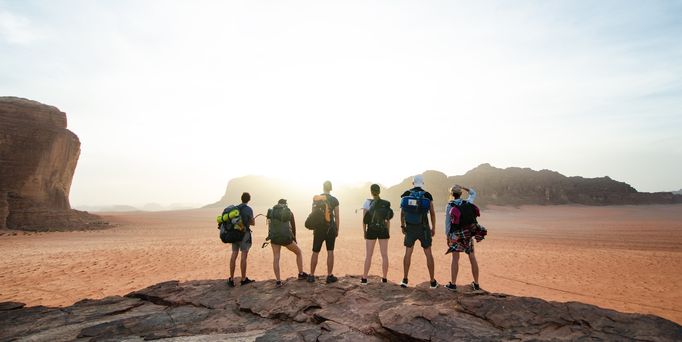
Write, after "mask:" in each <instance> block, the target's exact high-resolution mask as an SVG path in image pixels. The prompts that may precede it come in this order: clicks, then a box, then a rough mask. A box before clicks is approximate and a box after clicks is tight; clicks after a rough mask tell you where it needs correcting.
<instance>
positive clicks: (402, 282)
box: [400, 278, 407, 288]
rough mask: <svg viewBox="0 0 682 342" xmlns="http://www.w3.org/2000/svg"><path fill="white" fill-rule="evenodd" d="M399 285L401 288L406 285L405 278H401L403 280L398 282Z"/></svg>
mask: <svg viewBox="0 0 682 342" xmlns="http://www.w3.org/2000/svg"><path fill="white" fill-rule="evenodd" d="M400 287H402V288H406V287H407V278H403V281H401V282H400Z"/></svg>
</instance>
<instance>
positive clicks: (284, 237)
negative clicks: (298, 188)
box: [266, 198, 308, 287]
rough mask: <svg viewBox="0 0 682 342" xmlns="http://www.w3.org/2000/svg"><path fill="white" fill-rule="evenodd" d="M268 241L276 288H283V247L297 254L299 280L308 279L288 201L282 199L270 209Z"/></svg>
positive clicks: (268, 215)
mask: <svg viewBox="0 0 682 342" xmlns="http://www.w3.org/2000/svg"><path fill="white" fill-rule="evenodd" d="M266 218H267V220H268V240H270V243H271V244H270V245H271V246H272V254H273V260H272V267H273V270H274V271H275V279H276V282H275V286H277V287H280V286H282V285H283V284H282V281H281V279H280V272H279V257H280V251H281V249H282V246H284V247H285V248H286V249H288V250H290V251H292V252H293V253H294V254H296V266H298V279H299V280H301V279H307V278H308V274H307V273H305V272H303V255H302V254H301V249H300V248H298V245H297V244H296V221H295V220H294V213H292V212H291V209H289V207H288V206H287V200H286V199H283V198H282V199H280V200H279V201H278V202H277V205H275V206H274V207H272V209H268V214H267V216H266Z"/></svg>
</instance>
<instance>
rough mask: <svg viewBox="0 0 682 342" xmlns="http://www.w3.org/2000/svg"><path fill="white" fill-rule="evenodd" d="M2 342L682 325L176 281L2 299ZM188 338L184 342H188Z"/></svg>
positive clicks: (299, 285)
mask: <svg viewBox="0 0 682 342" xmlns="http://www.w3.org/2000/svg"><path fill="white" fill-rule="evenodd" d="M0 326H2V327H3V329H0V340H14V339H25V340H31V341H66V340H76V339H79V340H81V339H82V340H91V341H100V340H111V341H113V340H130V341H141V340H143V339H145V340H147V339H160V338H177V339H175V340H176V341H222V340H239V341H254V340H255V341H331V340H342V341H388V340H392V341H499V340H535V341H549V340H618V341H626V340H633V341H634V340H637V341H680V340H682V327H681V326H680V325H678V324H676V323H674V322H670V321H668V320H665V319H663V318H660V317H657V316H652V315H640V314H626V313H620V312H616V311H613V310H607V309H602V308H599V307H596V306H592V305H586V304H582V303H577V302H569V303H558V302H547V301H544V300H541V299H536V298H528V297H514V296H508V295H504V294H491V293H487V292H483V291H477V292H472V291H471V290H470V289H465V288H462V289H460V292H457V293H453V292H450V291H449V290H447V289H445V288H439V289H436V290H432V289H429V288H428V285H427V284H426V283H424V284H421V285H419V286H417V287H416V288H408V289H402V288H400V287H399V286H398V285H397V284H395V283H386V284H382V283H381V282H380V280H379V278H370V284H369V285H366V286H361V285H360V284H359V279H358V278H354V277H342V278H341V279H340V281H339V282H338V283H334V284H330V285H325V284H323V283H322V281H318V282H316V283H315V284H309V283H307V282H305V281H298V280H295V279H294V278H291V279H289V280H288V281H287V282H286V283H285V284H284V286H283V287H281V288H276V287H275V286H274V281H273V280H269V281H264V282H256V283H253V284H250V285H247V286H243V287H236V288H229V287H227V284H226V283H225V281H224V280H200V281H189V282H186V283H179V282H177V281H169V282H164V283H160V284H157V285H154V286H151V287H148V288H146V289H143V290H140V291H137V292H133V293H130V294H128V295H126V296H125V297H120V296H113V297H107V298H104V299H99V300H87V299H86V300H82V301H80V302H78V303H76V304H74V305H72V306H69V307H65V308H48V307H42V306H38V307H29V308H25V307H23V304H21V303H14V302H6V303H0ZM179 337H185V338H184V339H180V338H179Z"/></svg>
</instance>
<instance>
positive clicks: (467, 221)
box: [449, 201, 481, 229]
mask: <svg viewBox="0 0 682 342" xmlns="http://www.w3.org/2000/svg"><path fill="white" fill-rule="evenodd" d="M450 207H451V208H450V213H449V214H450V227H452V228H453V229H461V228H462V227H466V226H469V225H471V224H473V223H478V220H477V219H476V217H478V216H481V211H480V210H479V209H478V207H477V206H476V205H475V204H473V203H470V202H469V201H462V202H461V203H460V204H459V205H457V204H455V202H454V201H452V202H450Z"/></svg>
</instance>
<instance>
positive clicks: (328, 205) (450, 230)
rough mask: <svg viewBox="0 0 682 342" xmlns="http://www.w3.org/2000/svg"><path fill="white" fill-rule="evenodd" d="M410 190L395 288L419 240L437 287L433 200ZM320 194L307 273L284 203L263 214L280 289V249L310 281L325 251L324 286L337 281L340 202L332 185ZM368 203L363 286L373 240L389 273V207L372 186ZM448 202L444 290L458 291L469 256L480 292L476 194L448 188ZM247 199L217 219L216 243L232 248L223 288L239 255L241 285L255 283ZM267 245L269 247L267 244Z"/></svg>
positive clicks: (417, 180) (420, 187) (416, 188)
mask: <svg viewBox="0 0 682 342" xmlns="http://www.w3.org/2000/svg"><path fill="white" fill-rule="evenodd" d="M412 185H413V187H412V188H411V189H409V190H407V191H405V192H404V193H403V194H402V195H401V201H400V228H401V230H402V233H403V235H404V243H403V244H404V246H405V255H404V257H403V271H404V273H403V279H402V281H401V283H400V286H401V287H403V288H406V287H408V274H409V271H410V264H411V260H412V252H413V250H414V245H415V243H416V242H417V241H419V243H420V245H421V247H422V249H423V250H424V254H425V256H426V265H427V268H428V271H429V277H430V287H431V288H437V287H438V286H439V284H438V282H437V281H436V279H435V274H434V261H433V254H432V252H431V246H432V242H433V241H432V240H433V237H434V236H435V234H436V214H435V210H434V207H433V196H432V195H431V194H430V193H429V192H428V191H426V190H424V178H423V176H422V175H416V176H414V178H413V181H412ZM322 187H323V193H322V194H320V195H317V196H315V197H314V198H313V205H312V210H311V213H310V215H309V216H308V217H307V219H306V221H305V227H306V228H308V229H310V230H312V231H313V254H312V257H311V259H310V273H306V272H304V271H303V254H302V252H301V249H300V248H299V246H298V243H297V240H296V221H295V219H294V214H293V212H292V211H291V210H290V209H289V207H288V205H287V200H286V199H280V200H279V201H278V202H277V204H276V205H275V206H274V207H272V208H271V209H268V213H267V215H266V219H267V222H268V237H267V239H266V242H265V243H264V244H263V247H265V246H266V245H267V244H268V243H270V244H271V246H272V252H273V270H274V273H275V278H276V283H275V284H276V286H277V287H280V286H282V285H283V282H282V280H281V278H280V266H279V259H280V253H281V250H282V247H284V248H286V249H288V250H289V251H291V252H293V253H294V254H295V255H296V266H297V268H298V279H299V280H307V281H308V282H311V283H312V282H315V279H316V278H315V270H316V268H317V262H318V257H319V253H320V251H321V250H322V244H323V243H324V244H325V247H326V250H327V277H326V283H328V284H329V283H334V282H336V281H337V280H338V278H337V277H335V276H334V274H333V269H334V245H335V242H336V238H337V237H338V234H339V227H340V222H341V221H340V216H339V201H338V199H336V197H334V196H332V195H331V193H330V192H331V191H332V184H331V182H330V181H326V182H324V184H323V186H322ZM369 190H370V194H371V195H372V198H370V199H367V200H366V201H365V202H364V204H363V206H362V211H363V224H362V226H363V232H364V238H365V246H366V255H365V264H364V271H363V275H362V278H361V280H360V283H361V284H363V285H365V284H367V282H368V273H369V269H370V266H371V263H372V255H373V254H374V248H375V246H376V241H377V240H378V241H379V249H380V252H381V257H382V265H381V266H382V267H381V270H382V279H381V281H382V282H383V283H386V282H387V281H388V280H387V273H388V239H389V238H390V228H391V219H392V218H393V210H392V209H391V204H390V202H389V201H386V200H384V199H382V198H381V197H380V192H381V188H380V187H379V185H377V184H372V185H371V186H370V189H369ZM463 191H466V192H467V193H468V197H467V198H466V199H463V198H462V193H463ZM449 192H450V196H451V200H450V201H449V202H448V204H447V206H446V208H445V236H446V242H447V246H448V249H447V252H446V253H452V264H451V280H450V282H449V283H448V284H447V285H445V287H446V288H448V289H450V290H457V286H456V285H455V284H456V280H457V274H458V271H459V257H460V253H461V252H464V253H466V254H467V255H468V256H469V261H470V262H471V272H472V274H473V278H474V281H473V283H472V284H471V287H472V288H473V289H474V290H480V285H479V282H478V262H477V261H476V255H475V253H474V244H473V240H474V239H475V240H477V241H481V240H482V239H483V238H484V237H485V235H486V234H487V231H486V229H485V228H484V227H482V226H481V225H479V224H478V221H477V219H476V218H477V217H478V216H480V211H479V209H478V207H476V205H474V200H475V199H476V191H474V189H472V188H468V187H464V186H460V185H455V186H453V187H451V188H450V191H449ZM250 200H251V195H250V194H249V193H247V192H245V193H243V194H242V196H241V202H242V203H241V204H239V205H236V206H228V207H227V208H225V210H224V211H223V214H222V215H220V216H218V219H217V220H218V228H219V229H220V238H221V240H222V241H223V242H225V243H230V244H232V255H231V257H230V277H229V278H228V280H227V284H228V286H230V287H234V286H235V282H234V273H235V269H236V260H237V257H238V255H239V253H240V252H241V253H242V256H241V262H240V266H241V283H240V284H241V285H246V284H249V283H252V282H254V280H252V279H249V278H248V277H247V276H246V269H247V258H248V253H249V249H250V248H251V245H252V237H251V226H253V225H254V224H255V217H254V214H253V209H252V208H251V207H249V205H248V203H249V201H250ZM268 241H269V242H268Z"/></svg>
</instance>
